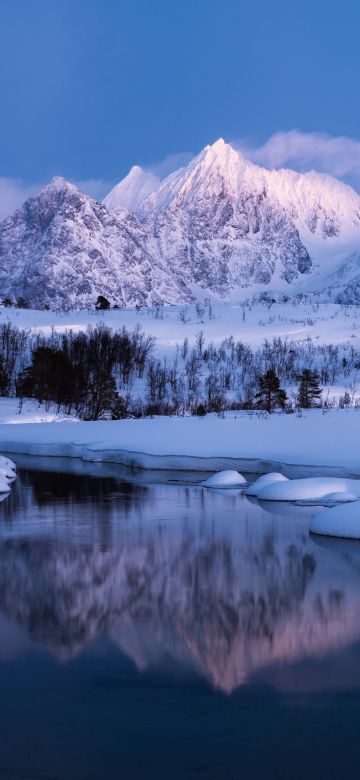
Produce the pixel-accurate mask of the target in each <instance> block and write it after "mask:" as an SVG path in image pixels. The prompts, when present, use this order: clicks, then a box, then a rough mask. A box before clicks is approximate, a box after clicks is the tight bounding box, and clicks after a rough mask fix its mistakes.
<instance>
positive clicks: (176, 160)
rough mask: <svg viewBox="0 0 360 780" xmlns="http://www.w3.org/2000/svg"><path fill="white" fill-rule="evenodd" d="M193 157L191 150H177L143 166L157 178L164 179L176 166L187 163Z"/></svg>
mask: <svg viewBox="0 0 360 780" xmlns="http://www.w3.org/2000/svg"><path fill="white" fill-rule="evenodd" d="M193 157H194V155H193V153H192V152H178V153H177V154H168V155H167V157H164V159H163V160H160V162H156V163H153V164H151V165H144V166H143V168H144V169H145V170H146V171H150V172H151V173H153V174H154V175H155V176H158V178H159V179H161V180H162V179H165V177H166V176H168V175H169V173H172V172H173V171H176V170H177V169H178V168H183V167H184V165H188V163H189V162H190V160H192V158H193Z"/></svg>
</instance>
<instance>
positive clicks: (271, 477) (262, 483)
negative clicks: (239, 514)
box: [246, 471, 289, 496]
mask: <svg viewBox="0 0 360 780" xmlns="http://www.w3.org/2000/svg"><path fill="white" fill-rule="evenodd" d="M288 481H289V480H288V478H287V477H284V475H283V474H280V473H279V472H278V471H271V472H270V473H269V474H263V476H262V477H259V479H257V480H256V482H253V484H252V485H249V487H248V488H247V490H246V495H247V496H258V495H259V492H260V490H262V489H263V488H264V487H266V486H267V485H270V484H272V483H273V482H288Z"/></svg>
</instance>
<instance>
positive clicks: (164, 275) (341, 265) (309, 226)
mask: <svg viewBox="0 0 360 780" xmlns="http://www.w3.org/2000/svg"><path fill="white" fill-rule="evenodd" d="M264 289H265V290H269V291H272V292H273V293H277V292H286V293H288V294H293V293H298V292H301V291H302V292H318V293H320V294H321V299H322V300H335V301H337V300H340V301H347V302H357V301H359V300H360V196H359V195H358V194H357V193H356V192H355V191H354V190H352V189H351V188H350V187H348V186H347V185H345V184H343V183H341V182H339V181H337V180H335V179H333V178H331V177H329V176H325V175H322V174H316V173H313V172H311V173H306V174H300V173H295V172H293V171H288V170H273V171H270V170H267V169H264V168H260V167H259V166H257V165H254V164H252V163H250V162H248V161H247V160H245V159H244V157H243V156H242V155H241V154H240V153H239V152H238V151H236V150H235V149H234V148H233V147H232V146H230V145H229V144H226V143H225V142H224V141H223V140H221V139H220V140H219V141H217V142H216V143H214V144H213V145H211V146H207V147H205V149H203V151H202V152H200V154H199V155H197V157H195V158H194V159H193V160H192V161H191V162H190V163H189V164H188V165H187V166H186V167H184V168H181V169H180V170H178V171H175V172H174V173H172V174H170V176H168V177H167V178H166V179H164V180H163V181H162V182H160V181H159V180H158V179H157V177H156V176H154V175H153V174H151V173H149V172H146V171H143V170H142V169H141V168H139V167H138V166H134V167H133V168H132V169H131V171H130V172H129V174H128V175H127V176H126V177H125V179H123V181H121V182H120V183H119V184H118V185H116V187H114V189H113V190H112V191H111V192H110V193H109V195H108V196H107V197H106V198H105V201H104V203H103V204H100V203H97V202H96V201H95V200H93V199H92V198H89V197H88V196H86V195H84V194H82V193H81V192H80V191H79V190H78V189H77V188H76V187H74V185H71V184H69V183H68V182H65V181H64V180H63V179H54V180H53V181H52V182H51V183H50V184H49V185H48V186H47V187H46V188H45V189H44V190H43V191H42V192H41V193H40V194H39V195H38V196H37V197H35V198H31V199H30V200H28V201H26V203H25V204H24V205H23V207H22V208H21V209H19V210H18V211H17V212H15V214H14V215H13V216H11V217H9V218H8V219H7V220H5V221H4V222H2V223H1V224H0V296H2V297H4V296H5V295H10V296H12V297H17V296H19V295H21V296H23V297H24V298H26V300H27V301H28V303H29V304H30V305H32V306H36V307H43V306H44V305H45V304H47V305H49V306H50V307H51V308H87V307H90V308H93V306H94V301H95V300H96V297H97V295H99V294H103V295H105V296H106V297H107V298H108V299H109V300H110V301H111V303H112V304H118V305H124V306H133V305H135V304H141V305H144V304H145V305H147V304H148V305H154V304H156V303H168V304H172V303H188V302H191V301H194V300H196V299H203V298H204V297H209V296H210V297H213V298H216V299H222V300H232V299H237V298H243V297H248V296H249V294H250V295H251V294H252V293H254V292H259V291H261V290H264Z"/></svg>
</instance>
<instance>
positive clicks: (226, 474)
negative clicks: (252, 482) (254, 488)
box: [201, 469, 247, 488]
mask: <svg viewBox="0 0 360 780" xmlns="http://www.w3.org/2000/svg"><path fill="white" fill-rule="evenodd" d="M201 484H202V486H203V487H207V488H234V487H244V485H246V484H247V482H246V479H245V478H244V477H243V475H242V474H239V472H238V471H234V469H226V470H225V471H219V472H218V473H217V474H213V475H212V477H209V479H206V480H205V482H202V483H201Z"/></svg>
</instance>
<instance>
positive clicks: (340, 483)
mask: <svg viewBox="0 0 360 780" xmlns="http://www.w3.org/2000/svg"><path fill="white" fill-rule="evenodd" d="M334 493H352V494H353V495H354V496H355V498H360V480H358V479H342V478H337V477H307V478H305V479H291V480H288V481H287V482H273V483H270V484H269V485H266V487H264V488H263V489H262V490H260V492H259V493H258V499H259V500H261V501H319V500H321V499H324V500H325V499H328V497H329V494H330V495H331V494H334Z"/></svg>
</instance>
